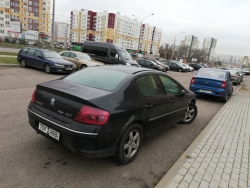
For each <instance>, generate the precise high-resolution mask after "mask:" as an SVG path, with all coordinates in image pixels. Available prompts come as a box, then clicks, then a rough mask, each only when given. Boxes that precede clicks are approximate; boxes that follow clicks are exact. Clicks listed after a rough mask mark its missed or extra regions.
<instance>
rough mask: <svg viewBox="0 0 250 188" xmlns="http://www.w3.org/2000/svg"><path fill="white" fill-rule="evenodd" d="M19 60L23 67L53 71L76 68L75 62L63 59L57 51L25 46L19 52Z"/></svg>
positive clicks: (73, 69)
mask: <svg viewBox="0 0 250 188" xmlns="http://www.w3.org/2000/svg"><path fill="white" fill-rule="evenodd" d="M17 61H18V62H19V63H20V64H21V66H22V67H24V68H25V67H29V66H30V67H35V68H38V69H42V70H44V71H45V72H46V73H47V74H49V73H51V72H60V73H70V72H72V71H75V70H76V66H75V64H74V63H71V62H70V61H67V60H65V59H63V57H62V56H60V55H59V54H58V53H57V52H55V51H51V50H46V49H38V48H30V47H25V48H23V49H21V50H20V51H19V52H18V55H17Z"/></svg>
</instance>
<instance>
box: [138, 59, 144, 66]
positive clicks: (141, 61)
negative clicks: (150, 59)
mask: <svg viewBox="0 0 250 188" xmlns="http://www.w3.org/2000/svg"><path fill="white" fill-rule="evenodd" d="M145 62H146V61H145V60H139V62H138V63H139V64H140V65H145Z"/></svg>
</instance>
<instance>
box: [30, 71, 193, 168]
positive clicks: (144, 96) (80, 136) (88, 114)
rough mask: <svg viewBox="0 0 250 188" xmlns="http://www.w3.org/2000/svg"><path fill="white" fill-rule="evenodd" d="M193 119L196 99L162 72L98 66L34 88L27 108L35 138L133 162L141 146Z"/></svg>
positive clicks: (120, 160)
mask: <svg viewBox="0 0 250 188" xmlns="http://www.w3.org/2000/svg"><path fill="white" fill-rule="evenodd" d="M196 115H197V107H196V98H195V94H194V93H192V92H190V91H188V90H186V89H185V87H183V86H182V85H181V84H180V83H179V82H178V81H176V80H175V79H173V78H172V77H170V76H168V75H166V74H165V73H162V72H160V71H155V70H150V69H146V68H142V67H139V68H138V67H131V66H130V67H129V66H128V67H126V66H96V67H88V68H86V69H82V70H80V71H77V72H75V73H73V74H70V75H68V76H66V77H63V78H61V79H57V80H53V81H49V82H45V83H41V84H38V85H37V86H36V89H35V91H34V92H33V94H32V99H31V102H30V103H29V106H28V118H29V123H30V125H31V127H32V128H33V129H35V130H36V132H37V133H39V134H42V135H43V136H45V137H46V138H48V139H50V140H51V141H54V142H55V143H58V144H60V145H62V146H64V147H66V148H68V149H69V150H71V151H72V152H75V153H80V154H82V155H85V156H87V157H94V158H97V157H106V156H111V155H115V156H114V157H115V159H116V160H117V161H118V162H119V163H123V164H126V163H129V162H131V161H133V160H134V159H135V157H136V156H137V154H138V151H139V150H140V147H141V144H142V141H144V140H145V139H147V138H149V137H150V136H152V135H155V134H157V133H159V132H162V131H163V130H164V129H166V128H167V127H169V126H172V125H175V124H176V123H178V122H181V123H184V124H188V123H191V122H192V121H193V120H194V119H195V117H196Z"/></svg>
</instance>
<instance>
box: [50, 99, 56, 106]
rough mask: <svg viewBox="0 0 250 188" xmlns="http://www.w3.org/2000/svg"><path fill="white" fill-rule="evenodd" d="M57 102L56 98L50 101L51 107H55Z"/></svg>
mask: <svg viewBox="0 0 250 188" xmlns="http://www.w3.org/2000/svg"><path fill="white" fill-rule="evenodd" d="M55 101H56V100H55V99H54V98H52V99H50V106H54V103H55Z"/></svg>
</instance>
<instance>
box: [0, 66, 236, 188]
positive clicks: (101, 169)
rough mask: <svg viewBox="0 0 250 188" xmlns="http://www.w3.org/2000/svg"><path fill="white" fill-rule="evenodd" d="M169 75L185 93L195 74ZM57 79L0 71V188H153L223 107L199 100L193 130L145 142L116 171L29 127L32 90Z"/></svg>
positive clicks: (172, 132) (173, 130)
mask: <svg viewBox="0 0 250 188" xmlns="http://www.w3.org/2000/svg"><path fill="white" fill-rule="evenodd" d="M169 74H170V75H171V76H173V77H174V78H176V79H177V80H178V81H179V82H180V83H182V84H183V85H184V86H185V87H187V88H188V85H189V82H190V79H191V77H192V75H193V74H194V73H179V72H169ZM62 76H64V75H47V74H45V73H44V72H43V71H39V70H35V69H30V68H29V69H24V68H0V99H1V105H0V119H1V124H0V125H1V126H0V138H1V142H0V150H1V155H0V166H1V168H0V182H1V187H57V188H63V187H87V188H95V187H105V188H106V187H109V188H117V187H119V188H127V187H133V188H151V187H154V185H156V184H157V183H158V182H159V180H160V179H161V178H162V177H163V176H164V174H165V173H166V172H167V171H168V170H169V169H170V168H171V166H172V165H173V163H174V162H175V161H176V160H177V159H178V158H179V156H180V155H181V154H182V153H183V151H185V149H186V148H187V147H188V146H189V145H190V144H191V143H192V141H193V140H194V139H195V138H196V137H197V136H198V135H199V133H200V132H201V131H202V130H203V129H204V127H205V126H206V125H207V124H208V122H209V121H210V120H211V119H212V117H213V116H214V115H215V114H216V113H217V112H218V110H219V109H220V108H221V107H222V106H223V103H222V102H220V101H219V100H216V99H214V98H208V97H204V96H203V97H200V96H198V100H197V106H198V110H199V111H198V115H197V118H196V119H195V121H194V122H193V123H192V124H189V125H183V124H178V125H176V126H174V127H172V128H169V129H168V130H166V131H165V132H163V133H161V134H160V135H157V136H155V137H153V138H152V139H149V140H148V141H147V142H145V143H144V144H143V145H142V148H141V150H140V152H139V154H138V156H137V158H136V159H135V160H134V161H133V162H132V163H130V164H128V165H119V164H117V163H115V162H114V161H113V160H112V158H111V157H108V158H102V159H90V158H86V157H83V156H81V155H76V154H73V153H71V152H70V151H68V150H66V149H64V148H62V147H61V146H59V145H57V144H55V143H52V142H51V141H49V140H48V139H46V138H44V137H43V136H41V135H39V134H36V133H35V131H34V130H33V129H32V128H31V127H30V125H29V123H28V117H27V106H28V103H29V101H30V99H31V94H32V92H33V90H34V89H35V86H36V84H37V83H41V82H45V81H49V80H52V79H57V78H60V77H62ZM236 89H237V87H235V88H234V91H236Z"/></svg>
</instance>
